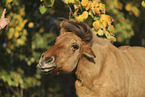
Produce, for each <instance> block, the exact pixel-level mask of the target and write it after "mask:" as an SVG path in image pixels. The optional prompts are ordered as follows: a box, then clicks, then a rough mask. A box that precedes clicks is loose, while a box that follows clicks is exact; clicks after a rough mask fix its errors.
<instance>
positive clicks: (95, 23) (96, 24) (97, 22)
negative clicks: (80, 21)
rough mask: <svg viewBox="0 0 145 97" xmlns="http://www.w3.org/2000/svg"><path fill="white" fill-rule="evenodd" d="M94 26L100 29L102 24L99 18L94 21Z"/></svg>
mask: <svg viewBox="0 0 145 97" xmlns="http://www.w3.org/2000/svg"><path fill="white" fill-rule="evenodd" d="M93 27H94V28H95V29H96V30H98V29H100V27H101V25H100V21H99V20H96V21H95V22H94V23H93Z"/></svg>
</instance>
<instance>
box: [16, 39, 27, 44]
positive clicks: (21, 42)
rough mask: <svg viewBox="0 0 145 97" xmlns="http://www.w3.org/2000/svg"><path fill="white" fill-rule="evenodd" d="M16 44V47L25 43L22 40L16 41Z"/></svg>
mask: <svg viewBox="0 0 145 97" xmlns="http://www.w3.org/2000/svg"><path fill="white" fill-rule="evenodd" d="M17 44H18V45H24V44H25V41H24V40H23V39H17Z"/></svg>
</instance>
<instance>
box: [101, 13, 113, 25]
mask: <svg viewBox="0 0 145 97" xmlns="http://www.w3.org/2000/svg"><path fill="white" fill-rule="evenodd" d="M100 21H101V23H102V25H103V27H107V26H108V23H112V20H111V17H110V16H109V15H105V14H102V15H101V18H100Z"/></svg>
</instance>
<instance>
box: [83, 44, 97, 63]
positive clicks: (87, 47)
mask: <svg viewBox="0 0 145 97" xmlns="http://www.w3.org/2000/svg"><path fill="white" fill-rule="evenodd" d="M82 53H83V55H84V56H85V57H86V58H87V59H88V60H89V61H90V62H93V63H94V64H95V61H94V58H96V56H95V54H94V52H93V51H92V49H91V46H90V45H88V44H86V43H83V46H82Z"/></svg>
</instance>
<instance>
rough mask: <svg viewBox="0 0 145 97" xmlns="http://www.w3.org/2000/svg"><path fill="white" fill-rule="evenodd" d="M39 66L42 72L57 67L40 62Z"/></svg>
mask: <svg viewBox="0 0 145 97" xmlns="http://www.w3.org/2000/svg"><path fill="white" fill-rule="evenodd" d="M37 68H38V69H40V70H41V71H42V72H51V71H53V70H54V69H55V68H56V65H47V66H41V64H38V65H37Z"/></svg>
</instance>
